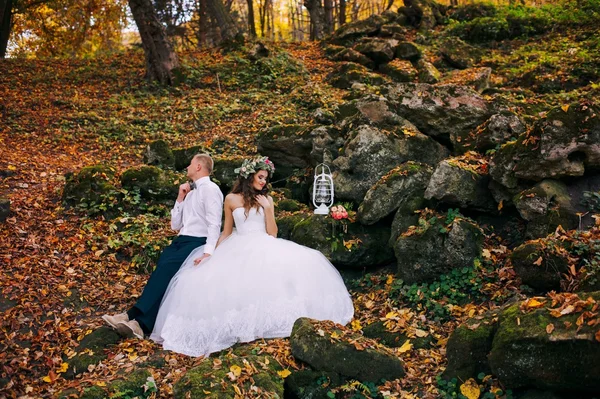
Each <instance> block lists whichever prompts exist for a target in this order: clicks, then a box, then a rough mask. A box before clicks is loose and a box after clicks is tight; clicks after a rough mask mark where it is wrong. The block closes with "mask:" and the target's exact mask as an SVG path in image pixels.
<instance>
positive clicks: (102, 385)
mask: <svg viewBox="0 0 600 399" xmlns="http://www.w3.org/2000/svg"><path fill="white" fill-rule="evenodd" d="M96 385H98V386H99V387H105V386H106V382H104V381H98V382H97V383H96Z"/></svg>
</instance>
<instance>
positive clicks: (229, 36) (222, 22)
mask: <svg viewBox="0 0 600 399" xmlns="http://www.w3.org/2000/svg"><path fill="white" fill-rule="evenodd" d="M206 5H207V6H208V12H209V13H210V15H211V16H212V18H213V19H214V20H215V21H216V22H217V25H219V29H220V31H221V38H222V39H223V40H224V41H226V42H235V41H238V40H241V34H240V32H239V31H238V28H237V26H236V25H235V22H234V21H233V18H231V15H230V14H229V12H227V9H226V8H225V5H224V4H223V2H222V1H221V0H206Z"/></svg>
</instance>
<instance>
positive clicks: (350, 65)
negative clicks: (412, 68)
mask: <svg viewBox="0 0 600 399" xmlns="http://www.w3.org/2000/svg"><path fill="white" fill-rule="evenodd" d="M327 80H328V81H329V84H331V85H332V86H333V87H337V88H339V89H349V88H351V87H352V86H353V85H354V84H355V83H360V84H368V85H372V86H378V85H382V84H384V83H385V82H386V79H385V78H384V77H383V76H381V75H377V74H375V73H371V72H370V71H369V70H368V69H367V68H366V67H364V66H362V65H360V64H356V63H354V62H341V63H340V65H339V66H338V67H337V68H336V69H335V70H334V71H333V72H331V73H330V74H329V75H328V76H327Z"/></svg>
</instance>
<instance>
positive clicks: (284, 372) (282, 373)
mask: <svg viewBox="0 0 600 399" xmlns="http://www.w3.org/2000/svg"><path fill="white" fill-rule="evenodd" d="M277 374H279V376H280V377H281V378H287V376H289V375H290V374H292V372H291V371H290V370H288V369H285V370H281V371H278V372H277Z"/></svg>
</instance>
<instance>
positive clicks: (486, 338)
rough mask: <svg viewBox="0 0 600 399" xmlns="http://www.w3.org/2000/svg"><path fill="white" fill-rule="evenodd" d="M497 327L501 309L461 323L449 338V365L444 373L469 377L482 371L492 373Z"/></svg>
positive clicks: (447, 353)
mask: <svg viewBox="0 0 600 399" xmlns="http://www.w3.org/2000/svg"><path fill="white" fill-rule="evenodd" d="M497 329H498V312H488V313H487V314H485V315H483V316H482V317H477V318H472V319H469V320H467V321H466V322H465V323H464V324H462V325H460V326H459V327H457V328H456V329H455V330H454V331H453V332H452V334H451V335H450V338H449V339H448V344H447V346H446V356H447V357H448V366H446V370H445V371H444V374H443V375H442V377H443V378H444V379H447V380H451V379H453V378H456V379H458V380H460V381H466V380H468V379H469V378H477V376H478V375H479V373H485V374H486V375H489V374H490V373H491V369H490V365H489V363H488V358H487V357H488V354H489V353H490V351H491V350H492V341H493V340H494V334H496V330H497Z"/></svg>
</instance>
